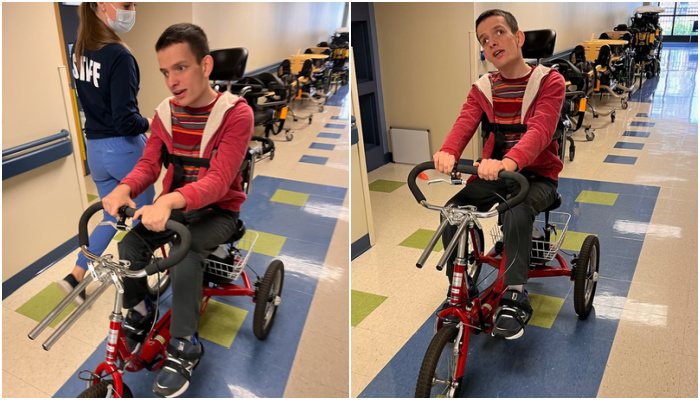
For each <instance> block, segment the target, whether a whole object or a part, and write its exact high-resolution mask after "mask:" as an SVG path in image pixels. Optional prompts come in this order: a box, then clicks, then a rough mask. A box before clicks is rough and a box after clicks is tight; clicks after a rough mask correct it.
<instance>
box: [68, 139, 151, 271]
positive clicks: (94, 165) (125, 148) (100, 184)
mask: <svg viewBox="0 0 700 400" xmlns="http://www.w3.org/2000/svg"><path fill="white" fill-rule="evenodd" d="M145 146H146V137H145V136H144V135H138V136H119V137H112V138H106V139H88V140H87V159H88V165H89V166H90V172H91V175H92V180H93V182H95V185H96V186H97V193H99V195H100V199H102V198H104V197H105V196H107V195H108V194H110V193H111V192H112V190H114V188H115V187H117V185H118V184H119V182H120V181H121V180H122V179H124V178H126V176H127V175H128V174H129V172H131V170H132V169H133V168H134V165H136V162H137V161H138V160H139V158H141V156H142V155H143V149H144V147H145ZM155 194H156V191H155V189H154V188H153V186H151V187H150V188H148V189H147V190H146V191H145V192H143V193H141V195H140V196H139V197H137V198H135V199H134V202H135V203H136V207H137V208H141V207H143V206H145V205H149V204H153V197H154V196H155ZM102 220H103V221H112V222H116V219H115V218H114V217H113V216H111V215H109V214H107V212H103V219H102ZM136 223H137V221H134V225H135V224H136ZM115 233H117V230H116V229H114V228H113V227H111V226H108V225H100V226H98V227H96V228H95V230H94V231H92V234H90V245H89V246H88V250H90V252H91V253H93V254H97V255H101V254H102V252H103V251H105V249H106V248H107V246H108V245H109V241H110V240H112V238H113V237H114V234H115ZM87 263H88V260H87V258H85V256H84V255H83V253H82V252H81V253H80V254H79V255H78V261H77V262H76V264H75V265H77V266H79V267H80V268H82V269H85V270H87Z"/></svg>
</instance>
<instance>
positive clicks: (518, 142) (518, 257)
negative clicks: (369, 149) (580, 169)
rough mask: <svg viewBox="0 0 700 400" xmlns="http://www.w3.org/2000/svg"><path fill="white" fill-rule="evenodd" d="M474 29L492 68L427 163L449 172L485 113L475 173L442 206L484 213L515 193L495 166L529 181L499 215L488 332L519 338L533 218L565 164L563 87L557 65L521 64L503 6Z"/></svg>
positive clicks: (515, 33) (520, 39)
mask: <svg viewBox="0 0 700 400" xmlns="http://www.w3.org/2000/svg"><path fill="white" fill-rule="evenodd" d="M476 33H477V37H478V39H479V43H481V46H482V48H483V50H484V56H485V57H486V60H488V61H489V62H490V63H492V64H493V65H494V66H495V67H496V68H497V69H498V71H497V72H496V73H493V74H486V75H484V76H482V77H481V78H480V79H479V80H478V81H477V82H476V83H475V84H474V85H472V88H471V90H470V91H469V95H468V97H467V101H466V103H464V106H463V107H462V111H461V113H460V115H459V118H457V121H456V122H455V124H454V126H453V127H452V130H451V131H450V133H449V134H448V135H447V139H446V140H445V143H444V144H443V146H442V148H441V149H440V151H439V152H437V153H436V154H435V155H434V156H433V161H434V162H435V168H436V169H437V170H438V171H440V172H443V173H446V174H449V173H450V172H451V171H452V168H453V167H454V164H455V162H456V161H457V160H459V157H460V155H461V154H462V151H464V148H465V147H466V146H467V143H469V141H470V140H471V138H472V137H473V136H474V132H475V131H476V129H477V127H478V126H479V123H480V122H481V120H482V116H483V115H484V114H485V115H486V117H487V118H488V122H489V124H488V125H487V126H486V130H487V131H488V133H489V136H488V139H487V140H486V143H485V145H484V149H483V152H482V160H481V161H480V162H475V163H474V165H475V166H478V177H472V178H471V179H470V182H469V184H468V185H467V186H466V187H465V188H464V189H462V190H461V191H460V192H459V193H457V195H455V196H454V197H453V198H452V199H450V201H449V202H448V204H456V205H467V204H468V205H473V206H476V207H477V208H478V209H479V211H487V210H489V209H490V208H491V207H492V206H493V204H495V203H496V202H500V201H503V200H501V199H502V198H505V197H506V196H507V195H508V194H511V193H513V192H517V190H518V188H517V186H518V185H517V184H516V183H514V182H510V181H507V180H506V181H503V180H497V179H498V172H499V171H501V170H506V171H518V172H520V173H522V174H523V175H525V177H527V179H528V180H529V182H530V192H529V194H528V197H527V199H526V200H525V201H524V202H523V203H521V204H520V205H518V206H517V207H514V208H513V210H512V212H511V211H510V210H509V211H507V212H505V213H504V214H502V215H501V218H502V221H503V236H504V244H505V253H506V254H505V257H506V268H507V270H506V273H505V284H506V285H507V286H508V288H507V290H506V292H505V293H504V295H503V298H502V300H501V303H500V307H499V310H498V311H497V314H496V322H495V327H494V330H493V331H492V332H493V335H494V336H497V337H502V338H505V339H516V338H518V337H520V336H522V334H523V332H524V327H525V325H526V324H527V322H528V321H529V320H530V317H531V316H532V307H531V306H530V301H529V299H528V297H527V291H526V290H524V288H523V286H524V284H525V283H526V282H527V274H528V271H529V266H530V250H531V238H532V229H533V223H534V221H535V216H536V215H537V214H539V213H540V212H541V211H543V210H544V209H545V208H547V207H548V206H549V205H551V204H552V203H553V202H554V200H555V199H556V196H557V180H558V178H559V172H560V171H561V170H562V168H563V164H562V162H561V160H560V159H559V157H558V156H557V154H558V149H559V145H558V144H557V142H556V141H554V140H552V138H553V135H554V131H555V129H556V125H557V121H558V118H559V113H560V111H561V107H562V103H563V101H564V93H565V90H566V89H565V85H564V78H563V77H562V76H561V75H560V74H559V73H557V72H556V71H555V70H552V69H550V68H546V67H544V66H541V65H540V66H537V67H531V66H529V65H528V64H527V63H525V60H524V59H523V56H522V51H521V47H522V46H523V43H524V41H525V34H524V33H523V32H522V31H520V30H518V23H517V21H516V20H515V18H514V17H513V15H512V14H510V13H509V12H506V11H503V10H488V11H485V12H484V13H482V14H481V15H480V16H479V18H478V19H477V20H476ZM485 125H486V124H485ZM499 196H500V197H499ZM450 228H451V229H450V230H449V232H446V233H445V234H444V235H443V243H444V244H445V246H447V245H448V244H449V242H450V240H451V239H452V237H453V236H454V234H455V231H456V227H450ZM455 257H456V255H455V254H453V255H452V256H451V257H450V260H449V261H448V265H447V274H448V277H450V279H451V277H452V271H453V269H454V266H453V262H454V259H455Z"/></svg>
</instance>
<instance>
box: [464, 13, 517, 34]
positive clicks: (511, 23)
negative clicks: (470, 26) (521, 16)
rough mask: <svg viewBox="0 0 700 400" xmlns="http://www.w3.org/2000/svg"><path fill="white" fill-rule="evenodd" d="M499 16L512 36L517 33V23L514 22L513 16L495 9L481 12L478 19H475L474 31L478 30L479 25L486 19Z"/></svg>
mask: <svg viewBox="0 0 700 400" xmlns="http://www.w3.org/2000/svg"><path fill="white" fill-rule="evenodd" d="M499 15H500V16H501V17H503V18H505V20H506V23H507V24H508V26H509V27H510V31H511V32H512V33H513V34H515V33H517V32H518V21H516V20H515V17H514V16H513V14H511V13H509V12H508V11H503V10H499V9H497V8H494V9H492V10H486V11H484V12H482V13H481V15H479V18H477V19H476V26H475V27H474V29H479V24H480V23H482V22H483V21H484V20H485V19H486V18H488V17H493V16H499Z"/></svg>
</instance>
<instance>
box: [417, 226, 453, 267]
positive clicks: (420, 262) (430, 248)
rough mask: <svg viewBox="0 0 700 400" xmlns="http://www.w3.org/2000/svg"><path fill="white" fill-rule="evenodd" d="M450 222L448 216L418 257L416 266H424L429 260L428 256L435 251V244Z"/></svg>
mask: <svg viewBox="0 0 700 400" xmlns="http://www.w3.org/2000/svg"><path fill="white" fill-rule="evenodd" d="M449 223H450V221H449V220H448V219H447V218H445V219H443V220H442V223H441V224H440V227H439V228H438V229H437V231H436V232H435V234H434V235H433V237H432V239H430V243H428V247H426V248H425V250H423V254H422V255H421V256H420V258H419V259H418V262H416V267H418V268H423V265H424V264H425V261H426V260H428V256H429V255H430V253H431V252H432V251H433V247H435V244H436V243H437V241H438V239H439V238H440V237H441V236H442V232H443V231H444V230H445V228H447V225H449Z"/></svg>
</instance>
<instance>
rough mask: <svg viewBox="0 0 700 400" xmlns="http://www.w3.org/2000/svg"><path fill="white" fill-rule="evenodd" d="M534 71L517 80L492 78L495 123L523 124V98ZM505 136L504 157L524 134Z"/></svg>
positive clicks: (498, 76)
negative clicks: (521, 120) (521, 118)
mask: <svg viewBox="0 0 700 400" xmlns="http://www.w3.org/2000/svg"><path fill="white" fill-rule="evenodd" d="M533 70H534V68H533V69H532V70H530V73H528V74H527V75H525V76H523V77H522V78H516V79H506V78H504V77H503V76H501V74H500V73H499V74H495V75H492V76H490V79H491V88H492V94H493V96H492V97H493V113H494V122H495V123H497V124H504V125H511V124H520V123H521V122H520V117H521V112H522V107H523V96H524V95H525V88H526V87H527V82H528V81H529V80H530V76H531V75H532V71H533ZM505 136H506V138H505V143H504V144H503V155H505V154H506V153H507V152H508V150H510V149H511V148H513V146H515V145H516V144H517V143H518V141H520V137H521V136H522V134H521V133H506V135H505Z"/></svg>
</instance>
